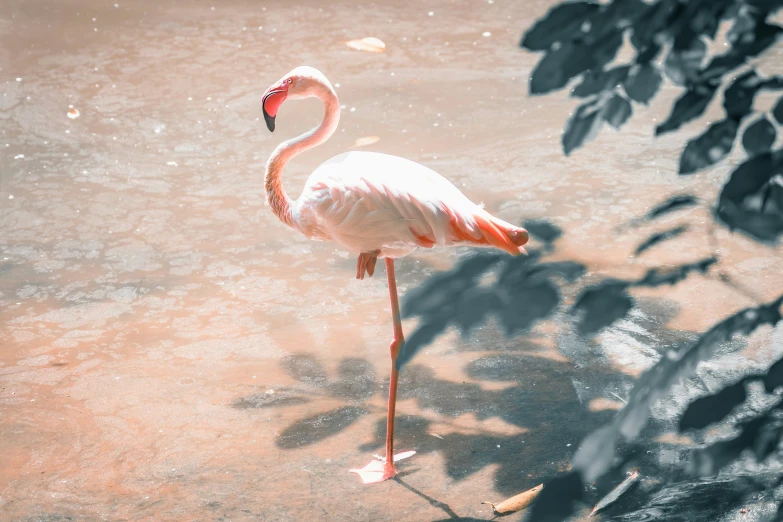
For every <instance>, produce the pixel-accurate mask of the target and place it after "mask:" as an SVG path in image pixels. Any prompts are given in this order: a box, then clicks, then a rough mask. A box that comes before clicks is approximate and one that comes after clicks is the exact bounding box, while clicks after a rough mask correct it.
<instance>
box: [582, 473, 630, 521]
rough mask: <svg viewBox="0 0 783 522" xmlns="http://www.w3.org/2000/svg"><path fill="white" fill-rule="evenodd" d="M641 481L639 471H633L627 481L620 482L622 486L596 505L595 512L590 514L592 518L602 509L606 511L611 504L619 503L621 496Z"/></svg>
mask: <svg viewBox="0 0 783 522" xmlns="http://www.w3.org/2000/svg"><path fill="white" fill-rule="evenodd" d="M638 480H639V470H638V469H635V470H633V473H631V474H630V475H628V477H626V479H625V480H623V481H622V482H620V485H619V486H617V487H616V488H614V489H613V490H612V491H610V492H609V494H608V495H606V496H605V497H604V498H602V499H601V500H600V501H599V502H598V504H596V505H595V507H594V508H593V511H591V512H590V516H593V515H595V514H596V513H598V512H599V511H601V510H602V509H604V508H605V507H606V506H608V505H609V504H612V503H614V502H616V501H617V499H618V498H620V496H621V495H622V494H623V493H625V492H626V491H628V490H629V489H630V488H631V486H633V485H634V484H635V483H636V482H637V481H638Z"/></svg>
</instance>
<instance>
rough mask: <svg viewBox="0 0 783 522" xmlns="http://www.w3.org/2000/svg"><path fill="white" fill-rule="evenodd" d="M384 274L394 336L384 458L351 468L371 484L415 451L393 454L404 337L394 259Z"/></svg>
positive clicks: (386, 476)
mask: <svg viewBox="0 0 783 522" xmlns="http://www.w3.org/2000/svg"><path fill="white" fill-rule="evenodd" d="M386 276H387V277H388V280H389V299H390V300H391V309H392V320H393V322H394V337H393V338H392V342H391V345H389V351H390V353H391V363H392V364H391V376H390V378H389V406H388V410H387V415H386V458H385V459H384V460H383V461H378V460H375V461H373V462H370V463H369V464H367V465H366V466H365V467H363V468H361V469H352V470H350V471H352V472H353V473H357V474H358V475H359V476H360V477H361V479H362V482H364V483H365V484H373V483H376V482H383V481H384V480H387V479H390V478H392V477H393V476H395V475H396V474H397V470H396V469H395V468H394V462H396V461H398V460H401V459H404V458H407V457H410V456H411V455H413V454H414V453H415V451H406V452H404V453H401V454H399V455H396V456H395V455H394V410H395V408H396V406H397V381H398V378H399V372H398V371H397V356H398V355H399V354H400V349H401V348H402V343H403V342H405V339H404V338H403V335H402V322H401V321H400V303H399V301H398V300H397V280H396V278H395V277H394V259H392V258H390V257H387V258H386Z"/></svg>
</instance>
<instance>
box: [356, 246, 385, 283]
mask: <svg viewBox="0 0 783 522" xmlns="http://www.w3.org/2000/svg"><path fill="white" fill-rule="evenodd" d="M380 253H381V251H380V250H376V251H375V252H363V253H361V254H359V259H358V260H357V261H356V279H364V274H365V272H366V273H367V274H369V276H370V277H372V275H373V274H374V273H375V263H377V262H378V254H380Z"/></svg>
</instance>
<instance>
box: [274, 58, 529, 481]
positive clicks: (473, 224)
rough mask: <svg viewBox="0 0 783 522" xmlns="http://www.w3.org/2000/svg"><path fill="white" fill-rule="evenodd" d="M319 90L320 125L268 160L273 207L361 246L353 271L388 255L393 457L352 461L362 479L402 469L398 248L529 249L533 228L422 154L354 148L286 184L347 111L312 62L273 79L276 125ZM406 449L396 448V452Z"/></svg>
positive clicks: (307, 228) (311, 231)
mask: <svg viewBox="0 0 783 522" xmlns="http://www.w3.org/2000/svg"><path fill="white" fill-rule="evenodd" d="M310 96H315V97H317V98H319V99H321V100H322V101H323V102H324V105H325V106H326V114H325V116H324V120H323V121H322V123H321V125H319V126H318V127H316V128H315V129H313V130H312V131H310V132H308V133H306V134H303V135H302V136H300V137H299V138H295V139H293V140H289V141H286V142H284V143H282V144H280V145H279V146H278V147H277V148H276V149H275V151H274V152H273V153H272V155H271V157H270V158H269V162H268V163H267V169H266V176H265V180H264V181H265V185H266V192H267V200H268V202H269V205H270V206H271V207H272V211H273V212H274V213H275V215H277V217H278V218H279V219H280V220H281V221H282V222H283V223H285V224H287V225H289V226H291V227H292V228H294V229H296V230H298V231H299V232H301V233H302V234H304V235H305V236H307V237H309V238H312V239H318V240H326V241H335V242H337V243H340V244H341V245H343V246H344V247H345V248H347V249H348V250H350V251H352V252H354V253H356V254H358V255H359V258H358V263H357V273H356V277H357V278H359V279H363V278H364V275H365V273H366V274H369V275H370V276H372V275H373V272H374V270H375V263H376V261H377V259H378V258H379V257H381V258H386V272H387V277H388V281H389V294H390V298H391V305H392V316H393V321H394V338H393V340H392V343H391V347H390V350H391V355H392V373H391V380H390V385H389V412H388V424H387V440H386V459H385V461H384V462H383V463H381V462H378V461H376V462H371V463H370V464H368V465H367V466H365V467H364V468H362V469H360V470H351V471H354V472H356V473H359V475H360V476H361V477H362V480H363V481H364V482H365V483H370V482H380V481H383V480H386V479H388V478H390V477H393V476H394V475H395V474H396V470H395V469H394V464H393V462H392V461H393V460H399V459H398V458H397V459H392V455H393V433H394V408H395V404H396V395H397V378H398V372H397V368H396V364H395V361H396V359H397V354H398V353H399V350H400V348H401V347H402V343H403V334H402V326H401V323H400V314H399V304H398V301H397V288H396V280H395V277H394V258H397V257H403V256H406V255H408V254H410V253H411V252H412V251H414V250H415V249H416V248H419V247H423V248H432V247H435V246H449V245H458V244H463V245H465V244H468V245H474V246H489V247H496V248H500V249H502V250H505V251H507V252H509V253H510V254H513V255H518V254H519V253H520V252H524V248H523V247H522V245H524V244H525V243H526V242H527V240H528V234H527V231H525V229H523V228H519V227H516V226H514V225H511V224H510V223H506V222H505V221H503V220H501V219H498V218H496V217H494V216H492V215H491V214H489V213H488V212H486V211H485V210H484V209H483V208H481V207H480V206H479V205H476V204H475V203H473V202H472V201H470V200H469V199H468V198H467V197H466V196H465V195H464V194H463V193H462V192H460V191H459V189H457V187H455V186H454V185H452V184H451V183H450V182H449V181H448V180H446V179H445V178H444V177H442V176H441V175H440V174H438V173H436V172H435V171H433V170H431V169H428V168H427V167H425V166H423V165H420V164H418V163H416V162H413V161H410V160H407V159H404V158H400V157H397V156H390V155H388V154H380V153H375V152H358V151H354V152H348V153H345V154H340V155H339V156H335V157H334V158H332V159H330V160H328V161H326V162H325V163H323V164H322V165H320V166H319V167H318V168H317V169H316V170H315V171H314V172H313V174H312V175H311V176H310V178H309V179H308V180H307V183H306V184H305V187H304V190H303V191H302V195H301V196H300V197H299V199H297V200H296V201H293V200H291V199H290V198H289V197H288V196H287V195H286V194H285V191H284V190H283V187H282V182H281V174H282V169H283V167H284V166H285V164H286V163H287V162H288V160H289V159H291V158H292V157H293V156H295V155H296V154H298V153H299V152H302V151H303V150H306V149H308V148H311V147H314V146H316V145H319V144H321V143H323V142H324V141H326V140H327V139H328V138H329V136H331V135H332V133H334V131H335V129H336V128H337V123H338V121H339V117H340V108H339V107H340V106H339V103H338V101H337V95H336V94H335V92H334V89H333V88H332V86H331V84H330V83H329V81H328V80H327V79H326V77H325V76H324V75H323V74H321V73H320V72H319V71H318V70H316V69H313V68H312V67H297V68H296V69H294V70H293V71H291V72H290V73H288V74H287V75H285V76H284V77H283V78H282V79H281V80H280V81H279V82H277V83H276V84H274V85H273V86H272V87H270V88H269V89H267V91H266V93H265V94H264V98H263V112H264V117H265V119H266V123H267V126H268V127H269V130H270V131H273V130H274V127H275V116H276V115H277V110H278V108H279V107H280V105H281V104H282V103H283V101H285V100H286V99H295V98H305V97H310ZM398 457H399V456H398Z"/></svg>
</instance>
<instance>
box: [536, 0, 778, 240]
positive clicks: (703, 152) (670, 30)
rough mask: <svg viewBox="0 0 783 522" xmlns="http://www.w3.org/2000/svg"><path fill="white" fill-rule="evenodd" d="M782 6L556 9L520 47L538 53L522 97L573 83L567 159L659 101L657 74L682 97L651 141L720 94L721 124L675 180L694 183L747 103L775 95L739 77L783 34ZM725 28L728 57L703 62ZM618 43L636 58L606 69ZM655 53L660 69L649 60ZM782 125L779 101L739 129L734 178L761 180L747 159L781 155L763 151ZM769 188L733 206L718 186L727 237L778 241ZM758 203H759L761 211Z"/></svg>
mask: <svg viewBox="0 0 783 522" xmlns="http://www.w3.org/2000/svg"><path fill="white" fill-rule="evenodd" d="M782 5H783V2H781V1H780V0H693V1H688V2H686V1H683V0H655V1H652V2H650V3H647V2H643V1H641V0H611V1H609V2H606V3H599V2H597V1H596V2H592V1H590V2H568V3H564V4H560V5H558V6H556V7H554V8H553V9H552V10H551V11H550V12H549V13H548V14H547V15H546V16H545V17H544V18H542V19H541V20H539V21H538V22H536V23H535V24H534V25H533V26H532V27H531V28H529V29H528V30H527V31H526V32H525V34H524V36H523V38H522V41H521V46H522V47H524V48H526V49H528V50H531V51H536V52H544V56H543V57H542V58H541V61H540V62H539V63H538V64H537V66H536V68H535V70H534V71H533V74H532V75H531V78H530V92H531V94H538V95H540V94H547V93H549V92H552V91H554V90H557V89H561V88H563V87H565V86H566V85H568V84H569V82H570V81H571V80H574V79H577V78H580V79H581V80H580V81H579V83H577V84H576V85H575V86H574V87H573V89H572V91H571V95H572V96H573V97H576V98H582V99H584V101H583V102H582V104H581V105H579V106H578V107H577V108H576V110H575V111H574V113H573V115H572V116H571V117H570V118H569V120H568V121H567V122H566V126H565V130H564V132H563V137H562V143H563V151H564V152H565V154H566V155H568V154H571V153H572V152H573V151H574V150H576V149H578V148H579V147H582V146H583V145H584V144H586V143H587V142H589V141H591V140H592V139H594V138H595V137H596V136H597V135H598V133H599V132H600V130H601V127H602V125H603V123H604V122H606V123H609V125H611V126H612V127H614V128H616V129H620V128H621V127H622V126H623V125H624V124H625V123H626V122H627V121H628V119H629V118H630V117H631V115H632V113H633V106H632V104H631V102H635V103H639V104H648V103H649V102H650V101H651V100H652V99H653V98H654V97H655V95H656V94H657V93H658V92H659V90H660V87H661V83H662V81H663V76H664V74H665V76H666V77H667V78H668V79H669V80H670V81H671V82H673V83H675V84H677V85H681V86H682V87H683V88H684V89H685V92H684V93H683V94H682V95H681V96H680V97H679V98H678V99H677V101H676V102H675V103H674V106H673V107H672V109H671V112H670V114H669V116H668V118H667V119H666V120H665V121H664V122H662V123H661V124H660V125H658V126H657V127H656V129H655V133H656V134H663V133H667V132H672V131H675V130H677V129H679V128H680V127H682V126H683V125H685V124H687V123H690V122H692V121H694V120H696V119H698V118H699V117H701V116H702V115H703V114H704V111H705V110H706V108H707V106H708V105H709V104H710V103H711V102H712V101H713V99H714V98H715V95H716V93H718V91H721V90H722V92H723V108H724V111H725V117H724V118H723V119H721V120H720V121H717V122H715V123H712V124H711V125H709V126H708V127H707V128H706V129H705V130H704V131H703V132H702V133H701V134H700V135H698V136H696V137H695V138H693V139H691V140H690V141H688V143H687V145H686V146H685V148H684V149H683V151H682V155H681V157H680V165H679V172H680V174H693V173H695V172H698V171H701V170H704V169H706V168H709V167H711V166H713V165H715V164H717V163H718V162H720V161H721V160H723V159H724V158H726V156H728V154H729V153H730V152H731V150H732V148H733V147H734V143H735V142H736V141H737V140H736V138H737V134H738V132H739V130H740V129H741V128H742V126H743V125H744V122H745V120H746V119H747V118H748V117H749V116H750V115H751V114H753V112H754V108H753V102H754V100H755V98H756V95H757V94H758V93H759V92H760V91H762V90H765V89H766V90H781V89H783V77H777V76H776V77H770V78H763V77H761V76H760V75H759V74H758V73H757V72H756V71H755V69H753V68H751V69H747V68H745V67H746V65H747V64H748V61H749V60H750V59H752V58H754V57H757V56H759V55H760V54H762V53H763V52H765V51H767V50H768V49H769V48H770V47H771V46H772V45H774V44H775V43H776V42H777V41H778V40H779V39H780V37H781V34H783V28H781V27H779V26H777V25H775V24H774V23H771V22H770V21H769V19H770V17H771V16H772V15H774V14H775V13H776V12H777V11H778V10H780V9H781V6H782ZM727 21H728V22H731V23H732V26H731V29H730V30H729V32H728V34H727V40H728V43H729V46H728V49H727V50H726V51H725V52H723V53H720V54H713V55H712V56H711V57H709V59H707V56H708V44H707V42H708V41H710V40H713V39H714V38H715V36H716V34H717V29H718V26H719V24H720V23H722V22H727ZM624 35H630V41H631V43H632V45H633V46H634V48H635V50H636V55H635V57H634V58H633V60H632V61H631V62H629V63H621V64H617V63H614V62H613V60H614V58H615V56H616V54H617V50H618V48H619V46H620V43H621V42H622V39H623V37H624ZM664 49H665V50H666V54H665V56H664V57H663V61H662V66H661V67H660V68H659V67H658V65H656V58H657V57H658V56H659V55H660V54H661V51H662V50H664ZM610 63H611V66H609V65H608V64H610ZM781 124H783V98H781V99H780V100H778V102H777V104H776V105H775V107H774V108H773V110H772V111H771V118H767V117H765V116H763V115H761V116H760V117H758V118H756V119H755V121H754V122H753V123H751V124H750V125H749V126H747V127H746V128H745V130H744V132H743V134H742V144H743V147H744V148H745V150H746V151H747V153H748V155H749V159H748V161H746V162H745V164H743V165H745V168H744V169H743V172H742V176H743V177H750V178H752V179H753V180H756V179H758V178H760V177H764V176H765V175H766V173H767V171H759V172H753V173H749V172H748V171H749V170H751V169H754V170H755V169H760V168H762V167H764V166H766V163H764V162H763V161H760V162H753V159H755V158H756V157H757V156H759V155H762V154H767V153H769V154H773V156H775V157H777V156H779V155H780V154H781V153H783V152H782V151H780V150H778V151H771V148H772V146H773V144H774V142H775V137H776V136H777V129H776V128H775V126H776V125H781ZM734 178H735V177H734V176H733V177H732V180H734ZM765 179H766V180H770V179H774V176H766V178H765ZM729 184H731V181H730V182H729ZM762 185H764V184H762ZM774 185H775V187H781V185H782V184H781V183H777V184H774ZM775 187H773V186H772V185H770V184H769V183H768V184H766V185H764V186H759V187H756V188H755V189H754V190H753V191H752V192H750V191H748V192H745V188H744V187H743V188H742V191H741V196H737V195H736V194H737V192H736V190H737V183H734V184H733V185H732V186H731V187H729V186H728V185H727V187H726V188H724V193H725V194H726V196H725V197H724V195H723V194H722V195H721V204H720V205H719V208H718V209H716V216H717V217H719V218H720V220H721V221H723V222H724V223H725V224H727V225H728V226H729V227H730V228H732V229H737V230H740V231H742V232H745V233H747V234H750V235H751V236H753V237H754V238H756V239H760V240H764V241H773V240H776V239H777V238H779V237H780V236H781V235H783V203H781V202H783V199H781V198H783V193H781V190H780V189H779V188H775ZM738 198H739V201H738ZM747 199H750V200H752V201H750V202H749V201H745V200H747ZM761 201H763V202H765V204H764V205H762V206H760V205H759V202H761ZM769 202H771V204H769Z"/></svg>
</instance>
